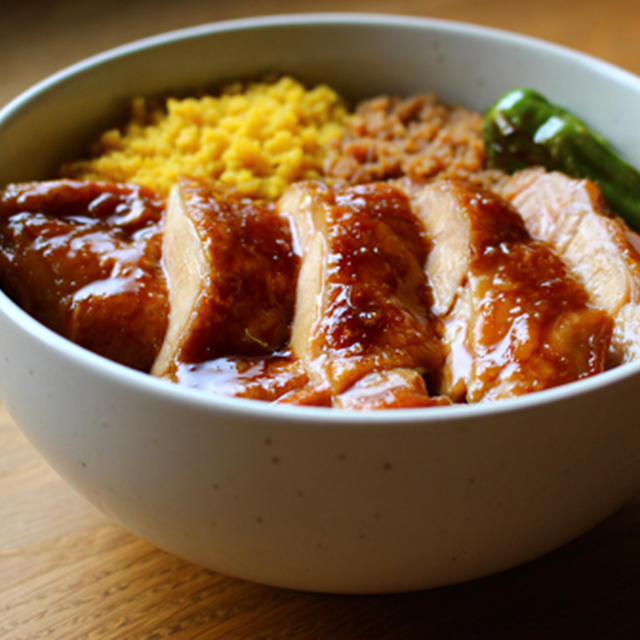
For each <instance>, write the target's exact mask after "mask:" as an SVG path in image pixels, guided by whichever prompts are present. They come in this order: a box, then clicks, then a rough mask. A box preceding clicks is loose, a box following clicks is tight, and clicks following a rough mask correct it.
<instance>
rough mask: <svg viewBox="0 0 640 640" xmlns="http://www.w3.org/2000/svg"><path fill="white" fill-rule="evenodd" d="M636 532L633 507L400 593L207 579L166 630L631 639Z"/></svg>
mask: <svg viewBox="0 0 640 640" xmlns="http://www.w3.org/2000/svg"><path fill="white" fill-rule="evenodd" d="M639 534H640V499H636V501H635V502H632V503H630V504H628V505H627V506H626V507H624V508H623V509H621V510H620V511H618V512H617V513H616V514H614V515H613V516H612V517H611V518H609V519H608V520H607V521H605V522H604V523H602V524H601V525H599V526H598V527H596V528H595V529H594V530H592V531H591V532H590V533H588V534H586V535H584V536H583V537H581V538H580V539H578V540H576V541H574V542H572V543H571V544H569V545H566V546H565V547H563V548H562V549H559V550H558V551H555V552H553V553H550V554H549V555H547V556H545V557H543V558H541V559H538V560H536V561H533V562H530V563H529V564H527V565H524V566H522V567H519V568H517V569H513V570H510V571H506V572H504V573H501V574H498V575H495V576H491V577H488V578H484V579H481V580H476V581H473V582H468V583H465V584H460V585H456V586H451V587H444V588H439V589H432V590H428V591H422V592H415V593H408V594H399V595H386V596H330V595H319V594H308V593H296V592H293V591H287V590H281V589H274V588H270V587H263V586H259V585H253V584H250V583H245V582H242V581H239V580H233V579H231V578H223V577H221V576H218V575H216V574H209V576H210V579H207V580H206V581H205V583H204V584H203V589H201V590H200V592H199V596H195V597H196V598H197V600H198V602H197V605H196V606H194V604H195V603H193V602H192V604H191V606H189V607H188V610H185V612H184V614H185V615H184V616H178V618H181V619H176V616H175V615H174V616H172V620H171V622H170V623H169V621H168V620H167V622H168V623H169V625H168V626H169V627H170V628H171V627H172V628H173V629H174V630H175V631H178V630H180V631H179V635H176V636H175V637H180V638H183V637H184V638H196V637H197V638H209V637H211V638H216V640H219V639H224V638H234V639H235V638H242V640H268V639H269V640H271V639H278V640H284V639H286V638H295V639H296V640H304V639H312V638H313V639H314V640H329V639H331V640H333V639H340V640H341V639H349V640H350V639H353V638H367V639H368V640H380V639H393V638H402V639H403V640H410V639H413V638H429V639H437V640H440V639H449V638H451V639H455V640H458V639H461V640H466V639H475V638H478V639H483V638H491V640H500V639H503V638H505V639H506V638H509V639H510V640H512V639H517V640H526V639H534V638H535V640H541V639H547V638H562V639H563V640H566V639H573V638H576V639H578V638H579V639H580V640H584V639H587V638H588V639H615V640H631V639H633V640H636V639H637V638H640V535H639ZM181 566H182V565H181ZM185 569H186V567H185ZM203 577H204V576H202V574H199V579H202V578H203ZM205 584H206V586H205ZM194 595H195V594H194ZM190 629H191V630H192V631H193V632H194V634H193V635H190V634H189V630H190ZM203 629H210V635H209V632H207V631H203ZM165 630H167V628H166V627H165ZM180 633H181V634H182V635H180ZM156 635H157V633H156V634H152V635H151V636H149V637H156ZM169 635H171V637H174V636H173V635H172V634H171V633H170V634H169ZM157 637H165V635H162V633H161V635H158V636H157Z"/></svg>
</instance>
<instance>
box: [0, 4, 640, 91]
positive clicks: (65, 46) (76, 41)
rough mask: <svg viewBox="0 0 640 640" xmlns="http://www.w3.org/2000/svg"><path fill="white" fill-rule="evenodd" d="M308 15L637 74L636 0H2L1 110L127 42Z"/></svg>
mask: <svg viewBox="0 0 640 640" xmlns="http://www.w3.org/2000/svg"><path fill="white" fill-rule="evenodd" d="M308 11H342V12H344V11H369V12H377V13H401V14H408V15H417V16H431V17H436V18H445V19H451V20H462V21H465V22H473V23H477V24H484V25H488V26H493V27H498V28H502V29H508V30H511V31H518V32H520V33H526V34H529V35H532V36H536V37H539V38H544V39H546V40H551V41H553V42H557V43H559V44H563V45H566V46H570V47H573V48H576V49H579V50H581V51H584V52H587V53H590V54H593V55H596V56H598V57H601V58H604V59H605V60H608V61H609V62H613V63H615V64H617V65H619V66H622V67H624V68H625V69H628V70H630V71H633V72H635V73H640V47H639V46H638V44H637V38H638V33H637V32H638V23H637V20H635V19H633V18H634V17H635V16H637V15H638V0H608V1H607V2H603V1H602V0H536V1H535V2H512V1H508V0H395V1H390V0H312V1H310V2H307V1H305V0H172V1H167V0H98V1H92V0H84V1H83V0H49V1H46V2H45V1H41V0H22V1H20V0H17V1H16V0H4V1H3V3H2V16H1V18H0V62H1V67H0V68H1V72H0V104H4V103H6V102H7V101H8V100H10V99H11V98H13V97H14V96H16V95H17V94H18V93H20V92H21V91H22V90H24V89H26V88H27V87H29V86H30V85H31V84H33V83H34V82H37V81H38V80H40V79H42V78H43V77H45V76H47V75H49V74H50V73H52V72H54V71H56V70H58V69H60V68H61V67H64V66H66V65H68V64H71V63H73V62H76V61H77V60H80V59H82V58H84V57H86V56H88V55H91V54H93V53H97V52H99V51H102V50H104V49H107V48H110V47H113V46H116V45H119V44H123V43H125V42H128V41H130V40H134V39H137V38H142V37H145V36H149V35H153V34H155V33H159V32H162V31H168V30H171V29H177V28H181V27H187V26H191V25H195V24H200V23H204V22H211V21H216V20H224V19H229V18H239V17H246V16H251V15H266V14H275V13H299V12H308ZM550 72H551V70H550Z"/></svg>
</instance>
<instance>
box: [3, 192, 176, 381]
mask: <svg viewBox="0 0 640 640" xmlns="http://www.w3.org/2000/svg"><path fill="white" fill-rule="evenodd" d="M163 211H164V202H163V201H162V200H160V199H158V198H157V197H156V196H155V195H154V194H153V193H152V192H151V191H149V190H147V189H144V188H142V187H138V186H134V185H118V184H106V183H96V182H74V181H69V180H62V181H51V182H39V183H37V182H34V183H26V184H18V185H9V186H8V187H7V188H6V189H4V190H3V191H2V192H0V285H1V286H2V288H3V289H4V290H5V291H6V292H7V293H8V294H9V295H10V296H11V297H12V298H14V299H15V300H16V302H17V303H18V304H19V305H20V306H21V307H22V308H23V309H25V310H26V311H27V312H28V313H30V314H31V315H33V316H34V317H35V318H36V319H38V320H40V321H41V322H42V323H44V324H45V325H47V326H48V327H50V328H51V329H53V330H55V331H57V332H59V333H61V334H62V335H64V336H66V337H67V338H69V339H70V340H73V341H74V342H76V343H78V344H80V345H82V346H84V347H86V348H88V349H91V350H92V351H94V352H96V353H98V354H100V355H103V356H106V357H107V358H111V359H113V360H115V361H117V362H120V363H122V364H126V365H128V366H131V367H134V368H137V369H141V370H144V371H148V370H149V367H150V366H151V363H152V362H153V360H154V358H155V356H156V353H157V351H158V349H159V347H160V345H161V343H162V340H163V338H164V334H165V330H166V326H167V311H168V303H167V291H166V283H165V278H164V274H163V271H162V268H161V266H160V253H161V231H160V222H161V219H162V215H163Z"/></svg>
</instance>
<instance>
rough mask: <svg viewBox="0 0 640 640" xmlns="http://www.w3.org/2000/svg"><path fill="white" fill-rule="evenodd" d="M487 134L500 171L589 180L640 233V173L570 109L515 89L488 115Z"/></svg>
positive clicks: (528, 90) (503, 97)
mask: <svg viewBox="0 0 640 640" xmlns="http://www.w3.org/2000/svg"><path fill="white" fill-rule="evenodd" d="M483 129H484V139H485V143H486V145H487V149H488V153H489V157H490V158H491V160H492V161H493V163H494V165H495V166H496V167H499V168H501V169H504V170H505V171H508V172H510V173H512V172H513V171H517V170H518V169H523V168H525V167H530V166H532V165H541V166H543V167H545V168H547V169H549V170H559V171H562V172H563V173H566V174H567V175H570V176H572V177H574V178H590V179H591V180H593V181H594V182H595V183H596V184H597V185H598V186H599V187H600V189H601V190H602V194H603V195H604V197H605V199H606V200H607V201H608V202H609V204H610V205H611V207H612V208H613V209H614V210H615V211H616V213H618V214H619V215H621V216H622V217H623V218H624V219H625V220H626V222H627V223H628V224H629V226H631V227H633V228H634V229H636V230H640V173H639V172H638V171H636V169H634V168H633V167H632V166H631V165H629V164H628V163H626V162H625V161H624V160H622V159H621V158H620V157H619V156H618V155H617V154H616V152H615V151H614V150H613V148H612V146H611V144H610V143H609V142H608V141H607V140H605V139H604V138H603V137H602V136H600V135H598V134H597V133H594V132H593V131H591V130H590V129H589V127H587V125H586V124H585V123H584V122H582V121H581V120H580V119H579V118H577V117H576V116H574V115H573V114H572V113H570V112H568V111H567V110H566V109H563V108H562V107H559V106H557V105H554V104H552V103H550V102H549V101H548V100H547V99H546V98H544V96H542V95H540V94H539V93H537V92H536V91H533V90H532V89H511V90H510V91H507V93H505V94H504V95H503V96H502V97H501V98H500V99H499V100H498V101H497V102H496V103H495V104H494V105H493V106H492V107H491V108H489V109H488V110H487V112H486V113H485V115H484V121H483Z"/></svg>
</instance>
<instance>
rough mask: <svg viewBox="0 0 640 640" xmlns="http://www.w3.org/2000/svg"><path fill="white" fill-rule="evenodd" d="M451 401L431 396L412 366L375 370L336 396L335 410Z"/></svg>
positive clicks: (444, 403)
mask: <svg viewBox="0 0 640 640" xmlns="http://www.w3.org/2000/svg"><path fill="white" fill-rule="evenodd" d="M449 404H451V401H450V400H449V399H448V398H445V397H443V396H437V397H431V396H430V395H429V392H428V391H427V385H426V384H425V381H424V378H423V377H422V376H421V375H420V373H418V371H416V370H415V369H400V368H397V369H385V370H383V371H374V372H373V373H370V374H368V375H366V376H365V377H364V378H361V379H360V380H358V381H357V382H356V383H355V384H354V385H352V386H351V387H350V388H349V389H347V390H346V391H343V392H342V393H341V394H340V395H338V396H336V398H335V400H334V403H333V406H334V407H336V408H337V409H356V410H374V409H375V410H377V409H409V408H414V407H415V408H417V407H434V406H445V405H449Z"/></svg>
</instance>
